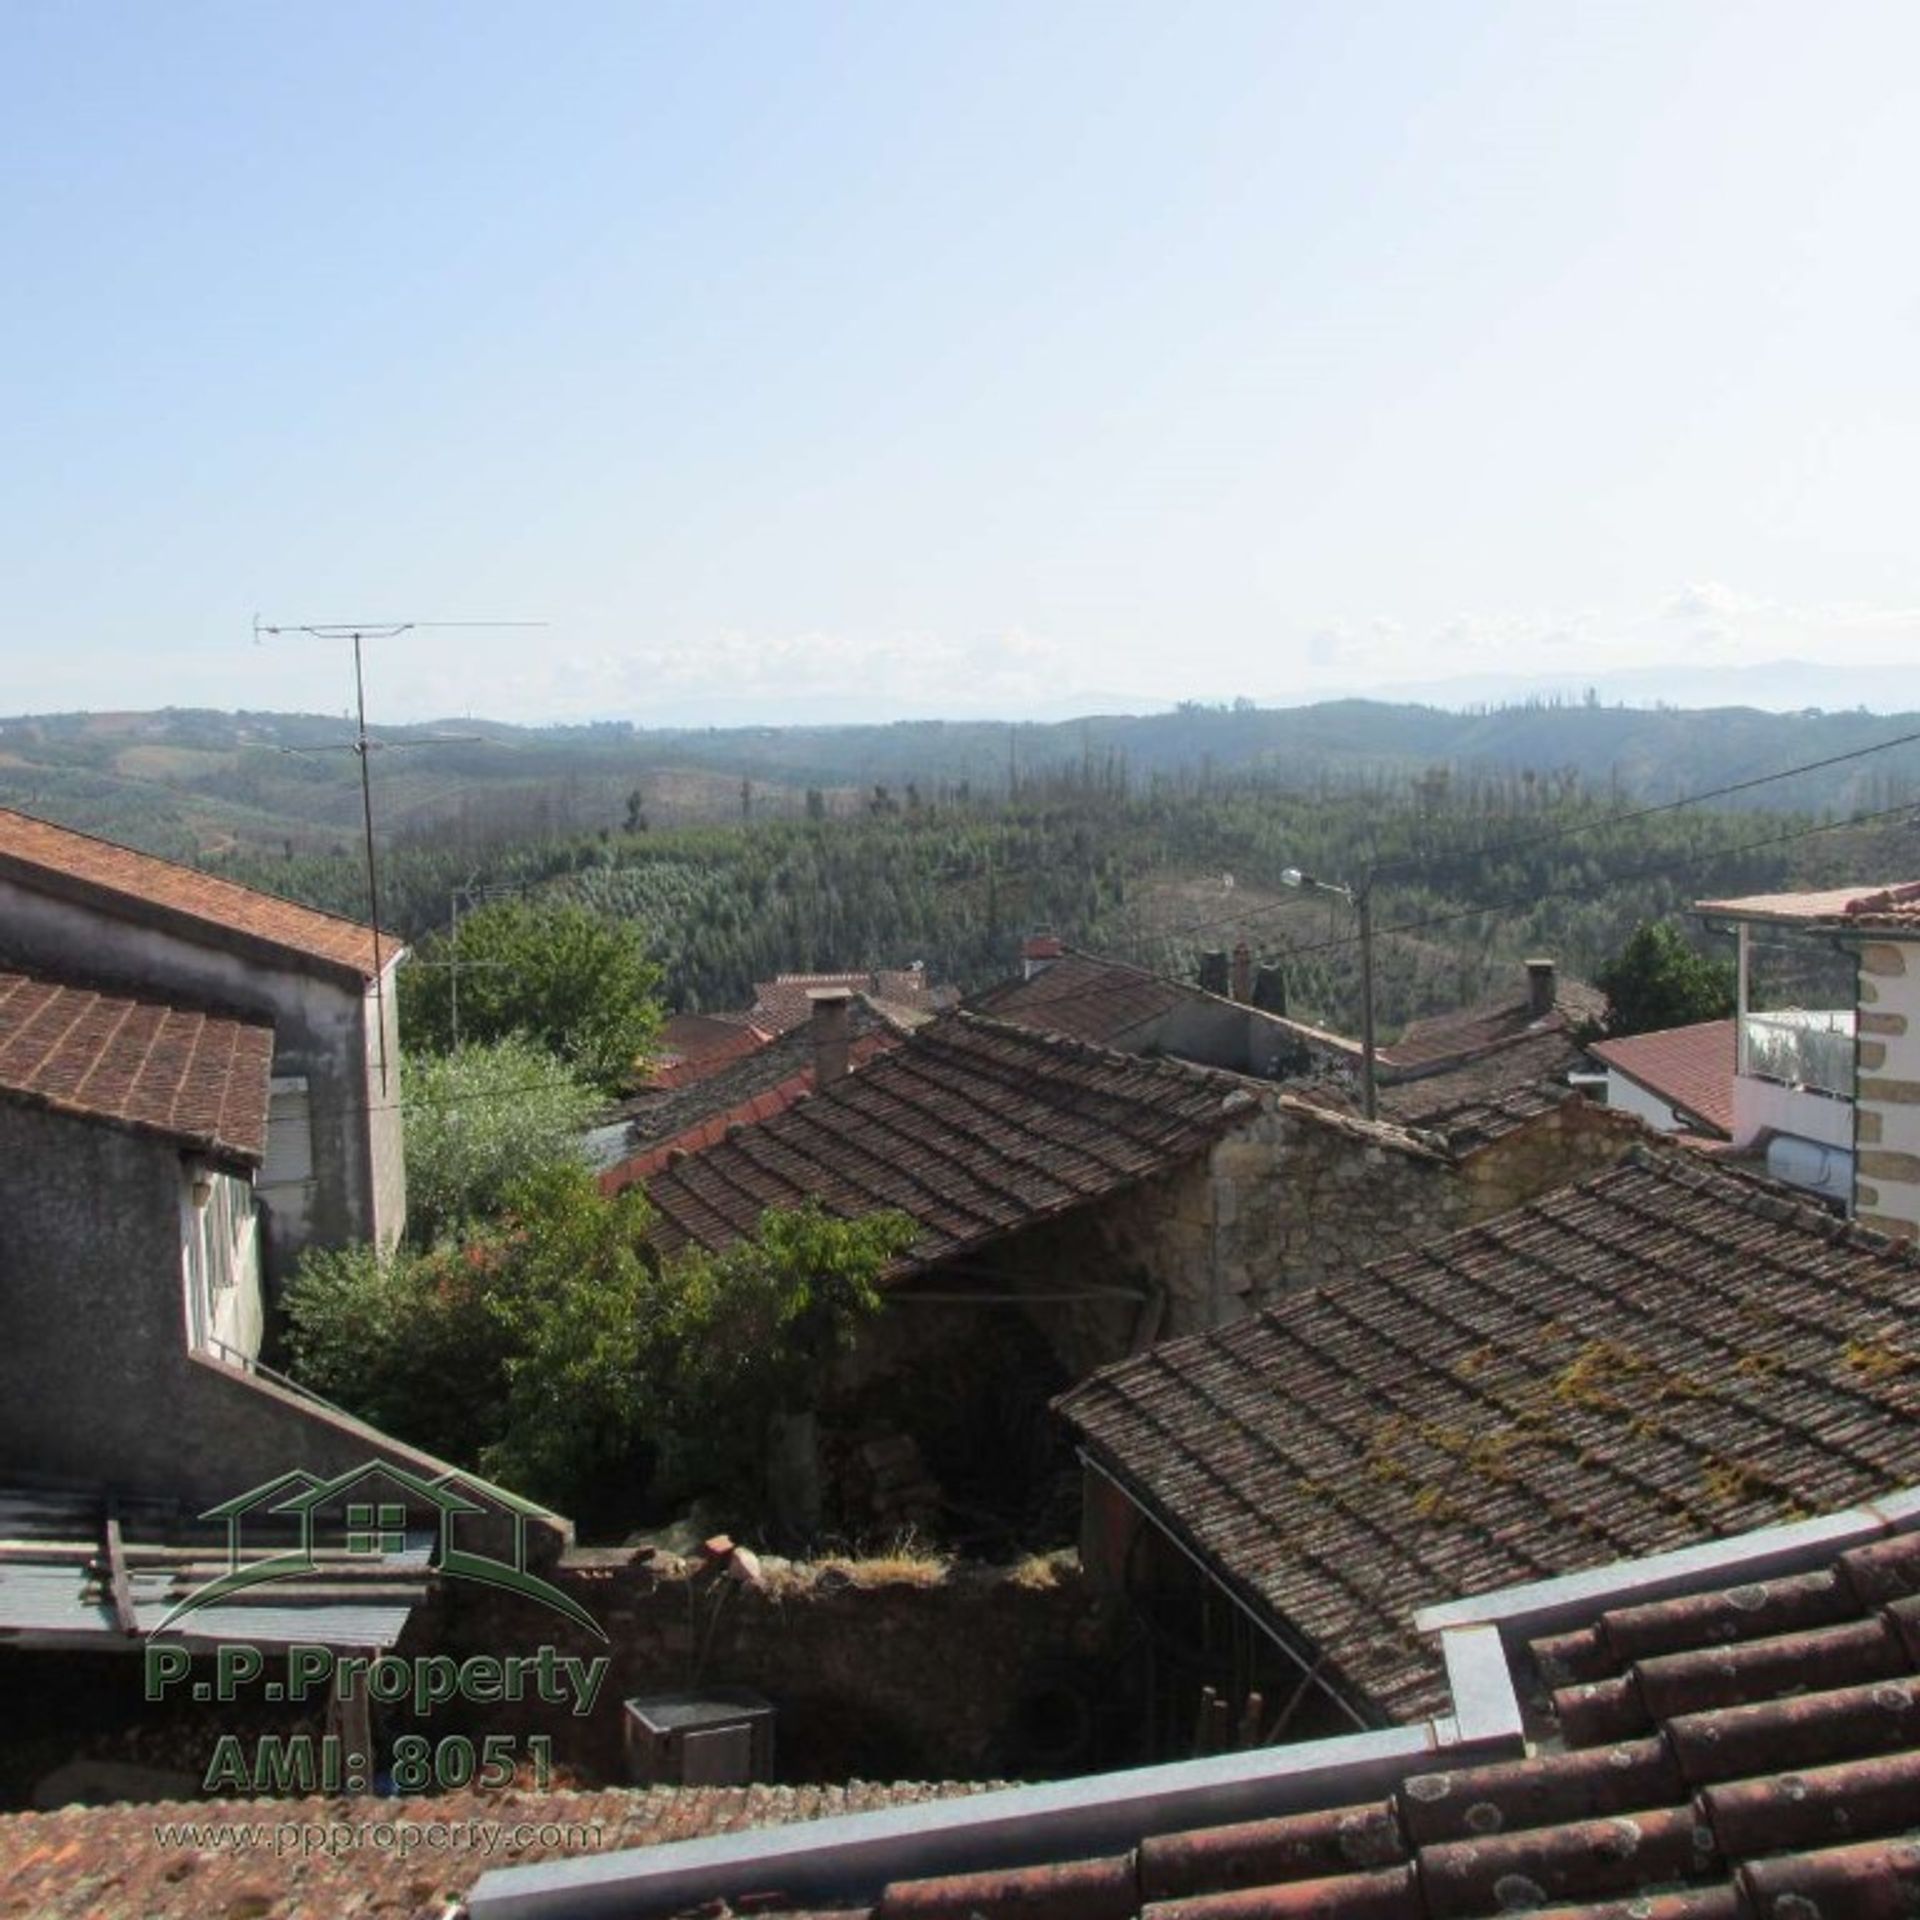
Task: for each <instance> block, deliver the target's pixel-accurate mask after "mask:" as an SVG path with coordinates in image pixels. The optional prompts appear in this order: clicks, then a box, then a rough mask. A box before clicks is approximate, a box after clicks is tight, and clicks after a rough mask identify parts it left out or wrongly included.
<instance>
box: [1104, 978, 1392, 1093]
mask: <svg viewBox="0 0 1920 1920" xmlns="http://www.w3.org/2000/svg"><path fill="white" fill-rule="evenodd" d="M1119 1045H1120V1046H1121V1047H1122V1048H1123V1049H1124V1050H1125V1051H1126V1052H1129V1053H1155V1052H1157V1053H1168V1054H1172V1055H1173V1056H1174V1057H1175V1058H1176V1059H1180V1060H1192V1061H1195V1062H1197V1063H1198V1064H1199V1065H1201V1066H1206V1067H1220V1068H1222V1069H1224V1070H1225V1071H1226V1072H1228V1073H1245V1074H1251V1075H1253V1076H1254V1077H1255V1078H1257V1079H1261V1080H1297V1079H1302V1078H1308V1077H1313V1076H1316V1075H1325V1076H1328V1077H1335V1078H1339V1079H1342V1080H1352V1081H1354V1082H1355V1083H1356V1084H1357V1082H1358V1075H1359V1072H1360V1048H1359V1047H1358V1046H1357V1045H1356V1044H1355V1043H1354V1042H1353V1041H1351V1040H1345V1039H1342V1038H1341V1037H1340V1036H1339V1035H1338V1034H1334V1033H1323V1032H1322V1031H1321V1030H1320V1029H1319V1028H1318V1027H1309V1026H1304V1025H1302V1024H1301V1023H1300V1022H1299V1021H1298V1020H1288V1019H1286V1018H1285V1017H1283V1016H1282V1015H1280V1014H1275V1013H1267V1012H1265V1011H1264V1010H1262V1009H1261V1008H1259V1007H1250V1006H1245V1005H1242V1004H1241V1003H1240V1002H1238V1001H1235V1000H1223V999H1220V998H1218V997H1217V996H1214V995H1210V994H1202V993H1188V994H1186V995H1184V996H1183V997H1182V998H1181V1000H1180V1001H1179V1003H1178V1004H1177V1005H1175V1006H1174V1007H1172V1008H1171V1009H1170V1010H1169V1011H1168V1012H1166V1013H1164V1014H1162V1015H1161V1016H1160V1018H1158V1019H1157V1020H1152V1021H1149V1022H1147V1023H1146V1024H1145V1025H1143V1026H1141V1027H1137V1028H1135V1029H1134V1030H1133V1031H1132V1032H1130V1033H1128V1034H1126V1035H1124V1036H1122V1038H1121V1040H1120V1042H1119Z"/></svg>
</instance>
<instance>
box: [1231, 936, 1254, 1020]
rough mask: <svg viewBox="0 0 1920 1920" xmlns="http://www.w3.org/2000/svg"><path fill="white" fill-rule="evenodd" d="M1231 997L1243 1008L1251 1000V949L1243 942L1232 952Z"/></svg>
mask: <svg viewBox="0 0 1920 1920" xmlns="http://www.w3.org/2000/svg"><path fill="white" fill-rule="evenodd" d="M1233 997H1234V998H1235V999H1236V1000H1238V1001H1239V1002H1240V1004H1241V1005H1242V1006H1243V1007H1244V1006H1246V1005H1247V1004H1248V1002H1249V1001H1251V1000H1252V998H1253V949H1252V948H1251V947H1249V946H1248V945H1247V943H1246V942H1245V941H1244V940H1242V941H1240V942H1239V943H1238V944H1237V945H1236V946H1235V947H1234V950H1233Z"/></svg>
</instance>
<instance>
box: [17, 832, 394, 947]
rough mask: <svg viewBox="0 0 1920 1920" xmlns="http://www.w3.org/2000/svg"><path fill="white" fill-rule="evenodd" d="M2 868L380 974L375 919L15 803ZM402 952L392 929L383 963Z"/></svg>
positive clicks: (120, 905) (139, 916) (54, 888)
mask: <svg viewBox="0 0 1920 1920" xmlns="http://www.w3.org/2000/svg"><path fill="white" fill-rule="evenodd" d="M0 877H5V878H10V879H14V880H17V881H19V882H20V884H21V885H23V886H27V887H32V888H34V889H35V890H37V891H40V892H45V893H52V894H58V895H60V896H61V897H63V898H74V899H81V900H85V901H87V902H89V903H94V904H99V905H102V906H104V907H105V908H106V910H107V911H109V912H111V913H116V914H121V915H124V916H126V917H127V918H130V919H136V920H140V921H144V922H147V923H149V924H151V925H155V926H172V927H175V928H180V929H182V930H184V931H186V932H187V933H188V936H189V937H190V938H194V939H198V940H201V941H206V942H209V943H211V944H217V945H229V944H238V945H242V946H246V945H251V946H253V947H257V948H266V949H270V950H272V951H273V952H274V953H275V954H277V955H284V956H286V957H288V958H291V959H294V960H297V961H300V962H304V963H305V964H306V965H307V966H309V967H314V966H318V967H319V968H321V969H323V970H325V971H328V972H333V973H346V974H350V975H352V976H353V977H354V978H355V979H356V980H371V979H372V978H373V975H374V971H375V969H374V935H373V930H372V928H370V927H363V926H360V925H359V924H358V923H356V922H355V921H352V920H343V919H340V918H339V917H337V916H336V915H334V914H330V913H319V912H316V911H315V909H313V908H312V907H302V906H298V905H296V904H295V903H294V902H293V901H291V900H282V899H280V898H278V897H277V896H276V895H274V894H270V893H261V892H259V891H258V890H257V889H255V888H253V887H243V886H240V885H239V884H238V883H236V882H235V881H232V880H222V879H220V878H218V877H217V876H216V875H214V874H210V873H201V872H199V871H198V870H197V869H195V868H193V867H182V866H177V865H175V864H174V862H173V861H171V860H161V859H159V858H157V857H156V856H155V855H153V854H150V853H136V852H135V851H134V850H133V849H132V848H131V847H122V846H117V845H116V844H115V843H114V842H113V841H111V840H96V839H95V838H94V837H93V836H92V835H91V834H85V833H75V832H74V831H72V829H70V828H68V827H56V826H54V825H52V824H51V823H50V822H48V821H45V820H35V819H33V818H32V817H31V816H30V815H28V814H24V813H15V812H14V811H13V810H12V809H11V808H8V807H0ZM402 951H403V945H402V942H400V941H399V940H396V939H394V938H393V937H392V936H391V935H384V936H382V938H381V940H380V964H381V965H382V966H383V967H384V966H390V965H392V963H393V961H394V960H395V958H396V957H397V956H398V955H399V954H400V953H401V952H402Z"/></svg>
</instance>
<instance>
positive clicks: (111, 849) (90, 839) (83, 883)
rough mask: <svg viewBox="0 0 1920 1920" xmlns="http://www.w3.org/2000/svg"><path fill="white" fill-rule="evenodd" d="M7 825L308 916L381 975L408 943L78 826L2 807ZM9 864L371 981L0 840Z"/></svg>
mask: <svg viewBox="0 0 1920 1920" xmlns="http://www.w3.org/2000/svg"><path fill="white" fill-rule="evenodd" d="M9 820H12V821H17V822H20V823H22V824H24V825H25V826H27V827H29V828H33V829H37V830H38V831H40V832H42V833H48V834H57V835H60V836H62V837H64V838H66V839H69V840H75V841H81V842H84V843H85V844H86V846H88V847H90V848H98V849H99V850H100V852H101V853H102V854H103V855H104V856H105V857H106V858H107V859H109V860H123V861H135V862H138V863H141V864H143V865H145V866H150V867H156V868H159V869H162V870H163V871H164V872H165V873H167V874H172V875H178V876H179V877H180V879H181V880H183V881H185V882H188V883H190V884H193V885H199V886H213V887H217V888H221V889H226V890H230V891H231V892H233V893H237V894H243V895H248V896H251V897H252V898H253V899H256V900H260V901H263V902H266V903H268V904H270V905H272V906H275V907H282V908H286V909H289V910H290V911H292V912H294V913H299V914H306V915H309V916H311V917H312V918H313V919H316V920H323V921H326V922H327V923H328V924H329V925H330V926H333V927H337V928H339V929H341V930H342V931H343V932H344V933H351V934H353V935H355V936H358V937H359V938H362V939H366V940H370V941H373V942H374V943H375V953H376V956H377V958H378V960H379V963H380V969H381V970H382V971H384V970H385V968H386V966H387V965H389V964H390V963H391V962H392V961H393V960H394V959H397V958H398V957H399V956H400V955H401V954H403V953H404V952H405V951H406V946H407V943H406V941H405V940H403V939H402V938H401V937H400V936H399V935H398V934H393V933H389V932H388V931H386V930H385V929H379V930H376V929H375V928H373V927H371V926H368V925H367V924H366V923H365V922H364V921H360V920H354V919H350V918H349V917H348V916H347V915H345V914H342V913H334V912H332V911H331V910H330V909H328V908H326V907H316V906H311V905H309V904H308V903H307V902H306V901H304V900H295V899H293V898H291V897H290V896H289V895H287V894H283V893H274V892H272V891H270V890H269V889H268V888H266V887H257V886H253V885H251V884H250V883H248V882H247V881H244V880H235V879H233V878H232V877H231V876H229V875H227V874H223V873H218V872H215V871H214V870H213V869H211V868H208V867H195V866H189V865H188V864H187V863H186V862H185V861H182V860H173V859H170V858H168V856H167V855H165V854H161V853H149V852H147V851H146V849H145V848H142V847H131V846H128V845H127V844H126V843H125V842H124V841H120V840H109V839H107V838H106V837H105V835H103V834H97V833H88V832H86V831H85V830H84V829H83V828H80V827H69V826H66V825H65V824H63V823H62V822H60V821H58V820H49V819H46V818H44V817H43V816H42V815H40V814H35V813H28V812H26V811H24V810H23V809H22V808H19V807H8V806H0V833H3V830H4V828H5V826H6V823H7V822H8V821H9ZM9 864H11V865H14V866H16V867H20V868H26V869H30V870H33V871H36V872H40V873H47V874H53V875H56V876H57V877H58V878H59V879H60V880H62V881H64V882H65V883H67V884H68V885H71V886H74V887H76V888H79V889H81V890H83V891H85V892H90V893H94V894H108V895H112V896H117V897H120V898H131V899H137V900H140V901H141V902H142V903H143V904H144V905H146V906H148V907H149V908H153V909H157V910H159V911H160V912H162V913H171V914H176V915H179V916H180V917H182V918H185V919H189V920H199V921H207V922H209V923H211V924H214V925H218V926H222V927H225V928H227V930H228V931H229V932H231V933H233V934H236V935H239V936H240V937H242V938H246V939H251V940H255V941H264V942H265V943H267V944H269V945H272V946H276V947H279V948H281V949H283V950H285V951H288V952H293V953H301V954H303V955H304V956H305V957H307V958H308V959H310V960H314V961H318V962H321V963H323V964H327V965H331V966H335V967H340V968H344V969H347V970H349V971H352V972H355V973H358V974H360V975H361V977H363V978H366V979H371V978H372V977H373V974H372V973H371V972H370V971H369V970H368V969H367V967H366V966H365V965H363V964H362V963H360V962H356V961H347V960H343V959H341V958H340V957H339V956H338V955H333V954H327V953H325V952H313V951H310V950H308V949H305V948H302V947H301V946H300V945H299V944H298V943H297V942H296V941H294V940H292V939H290V938H287V937H286V936H284V935H275V934H269V933H263V932H261V931H260V930H259V929H258V928H257V927H248V926H245V925H241V924H238V923H233V922H228V921H224V920H222V919H221V918H220V916H219V915H218V914H216V913H213V912H210V911H207V910H205V909H201V908H195V907H192V906H188V905H185V904H183V903H182V902H181V901H179V900H177V899H173V900H169V899H166V898H164V897H161V896H160V895H158V894H157V893H142V892H141V891H139V890H138V889H137V888H134V887H131V886H128V885H125V884H122V883H120V882H117V881H115V880H113V879H110V878H104V877H102V876H101V875H100V874H99V873H97V872H87V871H70V870H68V869H66V868H62V867H60V866H58V865H56V864H55V863H54V862H52V861H50V860H48V859H46V858H44V857H41V856H40V855H37V854H35V853H33V852H31V851H28V850H22V849H19V848H15V847H11V846H8V845H6V844H5V843H4V839H3V838H0V868H4V867H5V866H7V865H9ZM389 943H390V949H391V950H390V951H389V950H388V948H389Z"/></svg>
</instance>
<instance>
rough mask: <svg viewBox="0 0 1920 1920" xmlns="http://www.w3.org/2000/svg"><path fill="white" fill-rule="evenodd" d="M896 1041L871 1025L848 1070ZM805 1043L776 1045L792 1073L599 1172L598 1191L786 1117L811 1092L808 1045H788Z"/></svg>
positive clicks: (799, 1036)
mask: <svg viewBox="0 0 1920 1920" xmlns="http://www.w3.org/2000/svg"><path fill="white" fill-rule="evenodd" d="M900 1039H901V1036H900V1035H899V1034H898V1033H896V1032H895V1031H894V1030H893V1029H892V1028H891V1027H889V1026H887V1025H886V1024H885V1022H884V1021H879V1020H875V1021H874V1022H872V1024H871V1025H870V1026H869V1027H868V1028H867V1030H866V1031H864V1032H861V1033H857V1034H855V1035H854V1037H853V1039H852V1041H851V1043H850V1044H849V1046H848V1048H847V1065H848V1066H849V1068H853V1069H858V1068H860V1067H864V1066H866V1065H867V1064H868V1062H869V1061H871V1060H874V1059H876V1058H877V1057H878V1056H879V1055H880V1054H883V1053H885V1052H886V1051H887V1050H888V1049H889V1048H891V1047H897V1046H898V1045H899V1044H900ZM806 1040H807V1030H806V1029H805V1028H804V1027H800V1028H797V1029H796V1030H795V1031H794V1032H793V1033H791V1034H789V1035H788V1036H787V1039H786V1041H784V1042H782V1043H780V1045H781V1050H782V1058H783V1060H784V1061H785V1063H786V1064H787V1065H788V1066H789V1067H790V1068H791V1071H789V1072H788V1073H786V1074H785V1075H784V1076H783V1077H782V1078H781V1079H779V1080H775V1081H772V1082H771V1083H770V1084H766V1085H760V1086H757V1087H755V1088H754V1090H753V1091H752V1092H750V1093H743V1094H742V1095H741V1097H740V1098H739V1099H737V1100H735V1101H734V1102H733V1103H732V1104H731V1105H730V1106H722V1107H715V1108H714V1109H713V1111H712V1112H710V1113H707V1114H704V1115H702V1116H701V1117H700V1118H699V1119H697V1120H693V1121H690V1122H689V1123H688V1124H687V1125H686V1126H684V1127H683V1128H681V1130H680V1131H679V1132H678V1133H674V1134H669V1135H667V1136H666V1137H665V1138H663V1139H657V1140H655V1141H654V1143H653V1144H652V1145H651V1146H649V1147H644V1148H642V1149H641V1151H640V1152H638V1153H634V1154H629V1155H628V1156H627V1157H626V1158H625V1159H623V1160H619V1161H616V1162H615V1163H614V1164H613V1165H612V1166H609V1167H607V1168H605V1169H604V1170H603V1171H602V1173H601V1175H600V1186H601V1190H602V1191H603V1192H606V1193H618V1192H620V1191H621V1189H622V1188H625V1187H630V1186H632V1185H633V1184H634V1183H635V1182H636V1181H644V1180H651V1179H652V1178H653V1177H654V1175H655V1174H657V1173H659V1172H660V1171H661V1169H662V1168H664V1167H667V1166H670V1165H671V1164H672V1163H673V1162H674V1161H675V1160H677V1159H679V1157H680V1156H681V1155H682V1154H687V1153H701V1152H703V1151H705V1149H706V1148H708V1147H711V1146H714V1145H716V1144H718V1143H719V1142H720V1141H722V1140H724V1139H725V1138H726V1137H727V1135H728V1134H729V1133H731V1132H732V1131H733V1130H734V1128H735V1127H748V1126H752V1125H753V1124H754V1123H755V1122H756V1121H760V1120H771V1119H772V1118H773V1117H774V1115H775V1114H777V1113H785V1112H786V1110H787V1109H788V1108H789V1107H790V1106H792V1105H794V1103H795V1102H796V1101H800V1100H804V1099H806V1097H807V1096H808V1095H809V1094H810V1093H812V1092H813V1090H814V1086H813V1063H812V1059H811V1057H810V1056H811V1052H812V1049H811V1046H810V1045H806V1044H803V1045H801V1046H800V1047H797V1048H796V1047H794V1046H793V1045H792V1044H791V1043H792V1042H794V1041H800V1042H803V1043H805V1042H806ZM801 1060H804V1061H805V1064H804V1065H798V1064H794V1063H795V1062H796V1061H801ZM696 1084H698V1085H701V1086H711V1085H712V1084H713V1082H712V1081H711V1080H706V1081H700V1082H697V1083H696Z"/></svg>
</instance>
